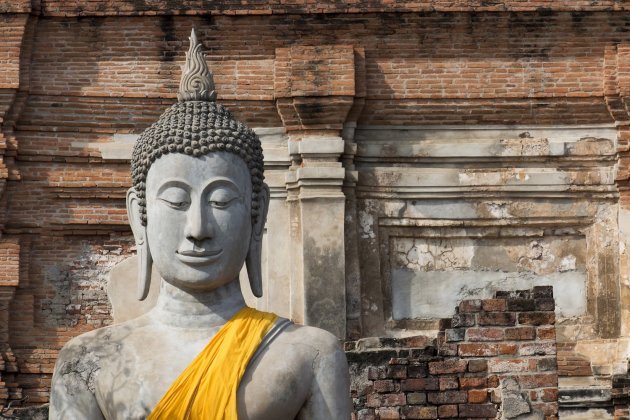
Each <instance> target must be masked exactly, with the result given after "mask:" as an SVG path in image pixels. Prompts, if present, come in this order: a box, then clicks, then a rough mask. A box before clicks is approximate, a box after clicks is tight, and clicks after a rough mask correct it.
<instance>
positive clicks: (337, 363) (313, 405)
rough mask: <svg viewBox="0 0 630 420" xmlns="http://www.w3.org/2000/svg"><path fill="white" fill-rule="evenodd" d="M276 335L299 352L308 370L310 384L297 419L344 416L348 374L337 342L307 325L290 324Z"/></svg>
mask: <svg viewBox="0 0 630 420" xmlns="http://www.w3.org/2000/svg"><path fill="white" fill-rule="evenodd" d="M285 332H286V335H284V336H283V337H279V338H280V339H281V340H280V341H283V342H285V343H290V345H291V346H292V347H293V349H294V350H295V351H296V352H301V353H300V354H301V355H302V356H301V357H302V360H301V363H302V364H303V365H302V366H303V367H304V368H306V369H307V370H308V371H309V374H308V375H307V377H310V385H309V390H308V393H307V395H308V396H307V399H306V401H305V402H304V404H303V406H302V408H301V409H300V413H299V415H298V417H299V418H303V419H309V420H323V419H327V418H335V419H348V418H350V412H351V408H352V403H351V400H350V375H349V370H348V362H347V360H346V355H345V352H344V351H343V347H342V344H341V341H340V340H339V339H338V338H337V337H335V336H334V335H333V334H331V333H329V332H328V331H325V330H322V329H320V328H315V327H309V326H298V325H295V326H292V327H291V328H287V330H285Z"/></svg>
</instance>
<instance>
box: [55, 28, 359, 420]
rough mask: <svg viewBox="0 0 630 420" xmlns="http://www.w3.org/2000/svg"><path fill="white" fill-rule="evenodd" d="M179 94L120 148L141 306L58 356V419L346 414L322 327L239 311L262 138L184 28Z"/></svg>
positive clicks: (257, 215) (254, 246) (253, 227)
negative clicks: (153, 290)
mask: <svg viewBox="0 0 630 420" xmlns="http://www.w3.org/2000/svg"><path fill="white" fill-rule="evenodd" d="M190 41H191V45H190V49H189V51H188V52H187V54H186V64H185V66H184V69H183V75H182V79H181V83H180V89H179V93H178V102H177V103H176V104H174V105H173V106H171V107H170V108H169V109H167V110H166V111H165V112H164V113H163V114H162V116H161V117H160V118H159V119H158V121H157V122H155V123H154V124H153V125H151V126H150V127H149V128H147V129H146V130H145V131H144V132H143V133H142V135H141V136H140V137H139V139H138V140H137V142H136V144H135V146H134V150H133V154H132V180H133V187H132V188H130V189H129V192H128V194H127V211H128V216H129V223H130V225H131V229H132V231H133V235H134V238H135V240H136V245H137V253H138V298H139V299H140V300H142V299H144V298H145V297H146V296H147V293H148V290H149V285H150V282H151V271H152V267H153V266H155V268H156V269H157V272H159V274H160V277H161V278H162V280H161V284H160V290H159V296H158V298H157V303H156V304H155V306H154V307H153V308H152V309H151V310H149V311H148V312H146V313H145V314H143V315H141V316H139V317H137V318H134V319H131V320H128V321H125V322H123V323H120V324H114V325H111V326H107V327H104V328H100V329H97V330H94V331H91V332H88V333H85V334H82V335H80V336H78V337H76V338H74V339H72V340H70V341H69V342H68V343H67V344H66V345H65V346H64V347H63V348H62V350H61V351H60V353H59V357H58V360H57V364H56V366H55V371H54V375H53V380H52V390H51V402H50V418H51V419H53V420H56V419H78V420H85V419H125V420H128V419H144V418H149V419H162V420H166V419H168V420H177V419H207V420H218V419H230V420H236V419H240V420H248V419H251V420H254V419H269V420H281V419H322V420H323V419H326V420H331V419H333V420H336V419H348V418H349V417H350V411H351V401H350V396H349V375H348V367H347V363H346V359H345V355H344V352H343V351H342V349H341V347H340V345H339V342H338V340H337V338H336V337H334V336H333V335H332V334H330V333H328V332H326V331H323V330H321V329H318V328H314V327H309V326H300V325H296V324H293V323H292V322H290V321H289V320H287V319H283V318H280V317H278V316H276V315H274V314H272V313H267V312H261V311H257V310H255V309H251V308H248V307H247V306H246V304H245V301H244V298H243V295H242V292H241V288H240V285H239V280H238V278H239V272H240V271H241V268H242V266H243V264H246V266H247V273H248V277H249V284H250V286H251V289H252V291H253V293H254V294H255V295H256V296H259V297H260V296H261V294H262V281H261V246H262V234H263V227H264V224H265V219H266V215H267V209H268V205H269V189H268V187H267V186H266V185H265V183H264V182H263V155H262V148H261V145H260V140H259V139H258V137H257V135H256V134H255V133H254V131H252V130H251V129H249V128H247V127H246V126H245V125H244V124H242V123H240V122H238V121H236V120H235V119H234V118H233V116H232V114H231V113H230V112H229V111H228V110H227V109H226V108H225V107H223V106H222V105H220V104H218V103H216V102H215V99H216V94H215V91H214V84H213V81H212V75H211V73H210V72H209V70H208V68H207V65H206V62H205V59H204V57H203V53H202V51H201V44H200V43H199V42H198V41H197V39H196V37H195V33H194V30H193V33H192V35H191V38H190Z"/></svg>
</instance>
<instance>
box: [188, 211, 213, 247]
mask: <svg viewBox="0 0 630 420" xmlns="http://www.w3.org/2000/svg"><path fill="white" fill-rule="evenodd" d="M187 216H188V217H187V220H186V229H185V232H184V233H185V234H186V238H187V239H189V240H191V241H194V242H197V241H203V240H204V239H210V238H212V237H213V236H214V227H213V226H212V223H213V220H212V216H211V215H209V214H206V212H204V209H201V208H196V209H193V206H191V207H190V209H189V210H188V215H187Z"/></svg>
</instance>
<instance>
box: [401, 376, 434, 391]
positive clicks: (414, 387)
mask: <svg viewBox="0 0 630 420" xmlns="http://www.w3.org/2000/svg"><path fill="white" fill-rule="evenodd" d="M400 389H401V390H402V391H425V390H438V389H440V387H439V383H438V378H433V377H429V378H415V379H406V380H403V381H401V382H400Z"/></svg>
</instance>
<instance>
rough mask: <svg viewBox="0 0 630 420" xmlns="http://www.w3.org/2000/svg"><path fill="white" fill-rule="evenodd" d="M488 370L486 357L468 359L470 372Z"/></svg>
mask: <svg viewBox="0 0 630 420" xmlns="http://www.w3.org/2000/svg"><path fill="white" fill-rule="evenodd" d="M486 370H488V361H487V360H484V359H473V360H469V361H468V372H473V373H475V372H485V371H486Z"/></svg>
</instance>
